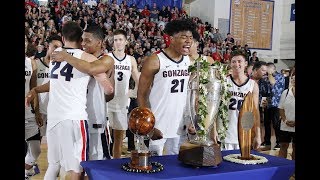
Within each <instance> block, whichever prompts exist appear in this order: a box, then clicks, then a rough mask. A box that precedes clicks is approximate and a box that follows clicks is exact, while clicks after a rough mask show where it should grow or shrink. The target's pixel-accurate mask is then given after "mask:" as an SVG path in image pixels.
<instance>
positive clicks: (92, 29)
mask: <svg viewBox="0 0 320 180" xmlns="http://www.w3.org/2000/svg"><path fill="white" fill-rule="evenodd" d="M84 32H87V33H91V34H92V35H93V37H94V38H97V39H99V40H103V39H104V32H103V30H102V28H101V27H100V26H97V25H92V26H88V27H87V28H86V29H85V30H84Z"/></svg>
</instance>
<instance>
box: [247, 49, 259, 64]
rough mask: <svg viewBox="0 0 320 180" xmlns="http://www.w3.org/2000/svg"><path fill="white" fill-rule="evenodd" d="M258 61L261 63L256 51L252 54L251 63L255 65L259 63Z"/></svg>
mask: <svg viewBox="0 0 320 180" xmlns="http://www.w3.org/2000/svg"><path fill="white" fill-rule="evenodd" d="M257 61H259V58H258V57H257V52H256V51H254V52H253V53H252V57H250V61H249V63H251V62H253V63H255V62H257Z"/></svg>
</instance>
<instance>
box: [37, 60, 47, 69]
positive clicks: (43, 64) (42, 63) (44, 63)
mask: <svg viewBox="0 0 320 180" xmlns="http://www.w3.org/2000/svg"><path fill="white" fill-rule="evenodd" d="M41 59H42V58H40V59H39V61H40V62H41V63H42V64H43V65H44V66H45V67H47V68H49V65H47V64H46V63H44V61H42V60H41Z"/></svg>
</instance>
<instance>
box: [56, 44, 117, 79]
mask: <svg viewBox="0 0 320 180" xmlns="http://www.w3.org/2000/svg"><path fill="white" fill-rule="evenodd" d="M109 58H110V59H111V60H109V61H96V60H97V58H96V57H95V56H94V55H92V54H88V53H82V56H81V59H78V58H76V57H74V56H72V55H71V54H69V53H67V51H66V50H62V51H54V52H52V54H51V60H52V61H57V62H62V61H67V62H68V63H69V64H70V65H71V66H73V67H74V68H76V69H78V70H79V71H81V72H83V73H87V74H90V75H97V74H99V73H105V72H107V71H108V69H110V68H111V67H112V66H113V59H112V58H111V57H109Z"/></svg>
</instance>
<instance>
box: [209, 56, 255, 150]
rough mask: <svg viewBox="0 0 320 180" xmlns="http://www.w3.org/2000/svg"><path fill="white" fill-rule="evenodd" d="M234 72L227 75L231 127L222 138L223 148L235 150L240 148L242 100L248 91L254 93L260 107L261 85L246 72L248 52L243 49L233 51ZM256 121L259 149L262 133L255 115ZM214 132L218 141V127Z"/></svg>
mask: <svg viewBox="0 0 320 180" xmlns="http://www.w3.org/2000/svg"><path fill="white" fill-rule="evenodd" d="M230 65H231V69H232V74H231V75H230V76H228V77H227V83H228V84H230V85H231V86H230V87H229V89H228V91H229V92H230V93H231V98H230V102H229V104H228V108H229V109H228V119H229V128H228V130H227V131H226V137H225V139H224V140H221V149H222V150H234V149H240V147H239V142H238V127H237V125H238V116H239V110H240V109H241V106H242V102H243V100H244V97H245V96H246V94H247V93H248V92H251V93H252V94H253V101H254V106H255V107H256V108H257V109H259V106H258V102H259V87H258V84H257V83H256V82H255V81H254V80H252V79H250V78H249V77H248V76H247V75H246V74H245V68H246V66H247V65H248V62H247V61H246V54H245V52H244V51H243V50H236V51H233V52H232V54H231V61H230ZM254 121H255V122H254V123H257V124H256V125H257V126H256V129H255V132H256V133H255V137H254V142H253V147H254V149H258V148H259V146H260V144H261V137H260V136H261V134H260V117H259V115H258V117H255V119H254ZM221 125H222V122H219V121H218V126H221ZM214 133H215V134H216V135H215V136H214V137H213V138H215V139H214V141H217V139H216V138H218V137H217V129H215V131H214Z"/></svg>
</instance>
